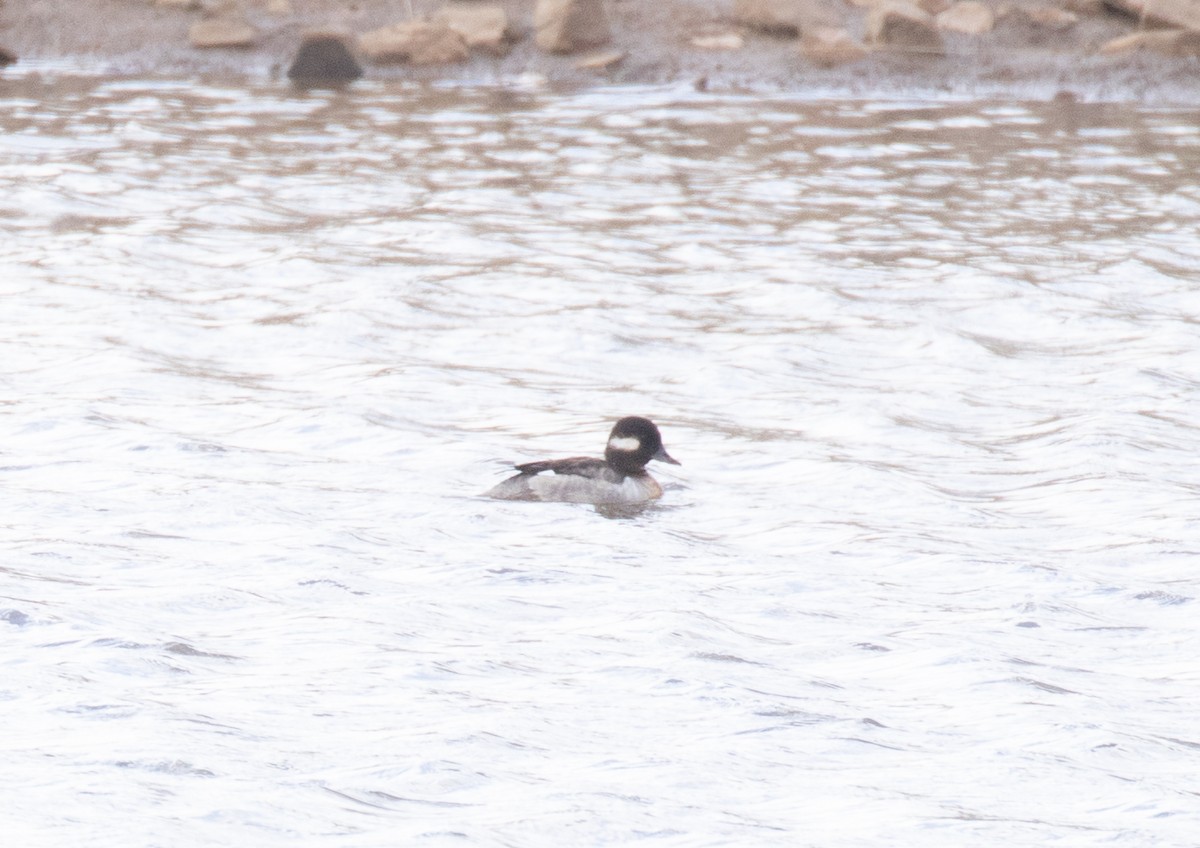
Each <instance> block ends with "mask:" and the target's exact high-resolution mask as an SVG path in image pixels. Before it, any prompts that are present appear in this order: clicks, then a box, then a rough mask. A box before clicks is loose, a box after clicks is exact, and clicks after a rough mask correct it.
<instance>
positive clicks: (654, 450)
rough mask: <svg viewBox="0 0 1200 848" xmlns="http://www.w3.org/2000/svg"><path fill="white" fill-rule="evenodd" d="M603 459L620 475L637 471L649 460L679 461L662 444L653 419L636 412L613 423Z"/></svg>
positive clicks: (642, 468)
mask: <svg viewBox="0 0 1200 848" xmlns="http://www.w3.org/2000/svg"><path fill="white" fill-rule="evenodd" d="M604 459H605V461H606V462H607V463H608V464H609V465H611V466H612V467H613V468H615V469H616V470H618V471H620V472H621V473H622V474H640V473H642V471H643V470H644V469H645V467H646V463H647V462H649V461H650V460H652V459H657V460H658V461H659V462H669V463H670V464H671V465H678V464H679V463H678V462H677V461H676V460H674V459H672V458H671V455H670V454H669V453H667V449H666V448H664V447H663V443H662V435H661V434H660V433H659V432H658V428H657V427H655V426H654V422H653V421H651V420H650V419H649V418H639V417H638V416H636V415H631V416H629V417H628V418H622V419H621V420H620V421H618V422H617V423H616V424H615V425H614V426H613V428H612V432H611V433H609V434H608V446H607V447H606V448H605V449H604Z"/></svg>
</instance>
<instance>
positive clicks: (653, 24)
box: [0, 0, 1200, 101]
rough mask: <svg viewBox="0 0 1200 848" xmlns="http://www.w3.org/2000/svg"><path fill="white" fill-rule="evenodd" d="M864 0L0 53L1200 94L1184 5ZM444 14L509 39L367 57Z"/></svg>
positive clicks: (646, 78) (227, 14) (827, 84)
mask: <svg viewBox="0 0 1200 848" xmlns="http://www.w3.org/2000/svg"><path fill="white" fill-rule="evenodd" d="M543 2H545V0H543ZM858 2H861V3H864V4H868V5H863V6H858V5H853V4H851V3H848V2H843V0H806V2H804V3H802V4H798V3H796V2H790V0H759V2H750V1H749V0H655V2H646V0H605V2H602V3H601V2H599V0H592V2H591V3H590V4H589V3H587V2H585V3H584V5H585V6H587V5H593V6H600V7H602V9H603V16H604V18H605V21H604V24H605V26H606V32H604V33H602V36H603V37H600V38H592V39H591V41H590V42H589V43H587V44H586V45H585V46H582V47H579V48H577V49H571V48H569V47H568V49H566V50H562V51H559V52H552V51H551V50H548V49H546V48H545V41H544V39H543V38H542V37H541V36H540V35H539V33H538V30H537V27H536V26H535V23H536V19H535V15H536V12H537V10H536V8H535V7H536V6H537V4H538V0H457V2H449V0H411V3H410V2H408V0H243V2H230V0H224V1H223V2H220V1H219V0H211V2H210V0H75V2H71V3H61V2H56V0H0V49H3V50H6V51H7V52H9V53H10V54H12V55H13V56H15V57H16V58H17V60H18V61H19V62H34V63H36V62H38V61H56V62H63V63H66V64H67V65H69V66H70V67H73V68H80V69H83V70H85V71H91V72H97V73H117V74H131V75H146V74H155V75H196V74H204V75H212V74H217V75H234V76H241V77H246V78H251V79H262V78H277V77H281V76H282V75H283V73H284V72H285V71H286V70H287V68H288V67H289V65H290V64H291V63H292V61H293V59H294V58H295V56H296V54H297V51H298V50H299V48H300V45H301V44H302V42H303V40H304V38H305V36H306V34H309V33H312V32H313V31H317V30H320V31H331V32H337V33H340V34H341V35H342V37H343V38H344V40H345V42H346V43H347V44H348V45H349V46H350V47H351V49H352V50H353V51H354V53H355V54H356V56H357V58H358V60H359V61H360V62H361V64H362V66H363V70H364V75H365V77H366V78H367V79H414V80H422V81H453V82H466V83H491V82H496V81H503V80H510V79H514V78H534V79H545V80H547V81H548V82H551V83H564V84H572V85H579V84H583V85H588V84H596V83H600V84H603V83H617V84H660V83H673V82H685V83H692V84H695V85H697V86H699V87H708V88H712V89H727V88H742V87H749V88H754V89H775V90H805V89H824V90H828V89H840V90H850V91H854V92H858V93H871V92H873V91H879V90H897V89H901V90H902V89H907V88H913V89H920V90H926V91H928V90H933V91H941V90H949V91H956V92H963V93H972V92H974V93H983V94H989V95H994V94H997V93H1009V94H1014V95H1018V96H1033V97H1038V96H1042V95H1051V94H1054V93H1057V92H1059V91H1063V90H1065V91H1069V92H1073V93H1076V94H1079V95H1081V96H1085V97H1099V98H1103V99H1116V100H1158V101H1162V100H1188V101H1193V100H1196V99H1200V97H1198V96H1197V91H1200V58H1198V57H1197V54H1198V53H1200V48H1197V46H1196V38H1197V36H1196V34H1195V32H1193V31H1192V29H1193V26H1192V21H1191V20H1190V18H1189V15H1191V14H1192V12H1193V10H1194V11H1195V22H1194V29H1197V30H1200V0H1172V2H1173V3H1175V4H1176V6H1175V7H1173V8H1174V9H1175V10H1176V17H1175V18H1174V19H1170V20H1159V19H1150V20H1146V19H1145V18H1144V16H1139V15H1138V14H1136V13H1131V11H1130V9H1129V8H1125V9H1119V8H1117V6H1116V5H1114V3H1115V2H1120V3H1132V2H1137V0H1114V3H1110V2H1109V0H1048V2H1043V0H1016V2H1007V0H1005V1H1003V2H1002V0H994V2H993V0H983V2H972V3H961V4H958V5H959V6H960V7H961V8H956V9H950V8H949V7H951V6H954V5H955V4H954V3H953V2H951V0H920V7H921V9H920V10H918V11H917V15H919V16H923V18H922V20H921V21H918V22H917V23H918V24H919V26H917V27H916V29H915V30H914V29H913V27H911V26H908V23H907V22H905V21H901V23H902V24H903V26H900V27H899V29H897V30H895V32H894V33H893V34H892V35H890V36H889V35H887V34H883V35H881V33H880V31H879V24H878V21H877V20H873V15H874V16H876V17H878V14H877V13H876V12H873V11H872V9H871V7H870V5H869V3H870V2H871V0H858ZM881 2H882V0H881ZM968 6H970V7H972V8H967V7H968ZM448 7H449V8H455V7H457V8H464V7H471V8H475V9H479V8H482V7H491V8H494V9H496V10H498V11H499V12H500V13H502V15H503V16H504V21H505V30H506V32H505V38H504V40H503V43H502V44H486V45H482V46H480V45H473V46H472V45H468V46H467V47H466V48H464V49H462V52H461V54H457V53H454V52H453V51H452V52H451V54H449V55H446V56H441V57H434V58H435V59H440V60H437V61H432V62H428V63H426V62H425V61H424V59H421V58H420V57H417V60H416V61H414V60H411V59H410V58H408V57H406V56H405V55H399V56H397V55H388V56H383V57H382V58H379V57H376V59H375V60H373V59H372V58H371V56H369V55H366V53H365V52H364V49H363V46H364V43H365V42H363V41H362V37H363V36H364V35H366V34H368V33H372V32H374V31H378V30H380V29H381V28H385V27H389V26H393V25H396V24H401V23H404V22H406V21H410V20H414V19H416V20H437V19H439V14H441V13H442V12H443V10H445V9H446V8H448ZM978 7H982V11H981V9H980V8H978ZM909 8H912V7H909ZM797 10H798V11H797ZM968 13H970V14H968ZM972 14H974V15H976V17H975V18H972V17H971V15H972ZM789 15H790V16H791V17H789ZM980 16H982V20H980ZM772 17H774V20H772ZM952 19H954V20H952ZM214 20H217V21H224V22H232V23H233V24H234V25H235V31H234V34H235V35H237V33H241V36H242V37H241V40H240V41H239V40H238V39H237V38H231V39H230V40H228V41H227V42H221V40H220V38H218V39H217V42H218V43H229V44H239V45H240V46H216V47H200V46H196V45H197V43H199V40H198V37H197V33H198V32H199V31H200V28H199V27H198V25H199V24H201V23H202V22H208V23H211V22H212V21H214ZM780 20H782V21H783V23H782V25H780V23H779V21H780ZM793 22H794V23H795V25H794V26H793V25H792V23H793ZM236 27H240V29H236ZM906 27H907V29H906ZM922 27H924V28H925V30H928V31H924V30H922ZM1165 27H1170V28H1165ZM963 30H968V31H963ZM930 32H932V35H930V34H929V33H930ZM831 34H832V35H831ZM831 37H832V38H833V39H834V40H833V46H832V47H829V45H825V47H822V45H821V44H820V43H819V41H820V39H821V38H826V39H828V38H831ZM814 39H816V41H814ZM929 39H933V41H930V40H929ZM201 40H202V39H201ZM242 42H245V43H244V44H242ZM539 42H542V43H541V44H539ZM814 44H815V46H814ZM823 51H824V52H823Z"/></svg>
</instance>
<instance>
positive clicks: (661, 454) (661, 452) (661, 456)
mask: <svg viewBox="0 0 1200 848" xmlns="http://www.w3.org/2000/svg"><path fill="white" fill-rule="evenodd" d="M650 458H651V459H657V460H658V461H659V462H666V463H669V464H670V465H682V464H683V463H681V462H680V461H679V460H677V459H674V458H673V457H672V456H671V455H670V454H669V453H667V449H666V448H659V449H658V453H656V454H654V456H652V457H650Z"/></svg>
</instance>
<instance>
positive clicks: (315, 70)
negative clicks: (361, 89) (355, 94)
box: [287, 32, 363, 85]
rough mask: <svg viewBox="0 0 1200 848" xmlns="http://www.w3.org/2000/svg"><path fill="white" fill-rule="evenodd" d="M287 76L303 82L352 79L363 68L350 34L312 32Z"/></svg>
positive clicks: (356, 77) (303, 42) (334, 81)
mask: <svg viewBox="0 0 1200 848" xmlns="http://www.w3.org/2000/svg"><path fill="white" fill-rule="evenodd" d="M287 75H288V79H290V80H294V81H295V82H297V83H300V84H301V85H320V84H321V83H342V82H353V81H354V80H356V79H358V78H359V77H361V76H362V75H363V69H362V66H361V65H360V64H358V60H356V59H355V58H354V54H353V53H352V52H351V51H350V37H349V36H347V35H344V34H342V33H337V32H311V33H309V34H307V35H306V36H304V40H303V41H302V42H301V44H300V50H299V52H298V53H296V58H295V59H294V60H293V61H292V66H291V67H290V68H288V72H287Z"/></svg>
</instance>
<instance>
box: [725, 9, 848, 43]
mask: <svg viewBox="0 0 1200 848" xmlns="http://www.w3.org/2000/svg"><path fill="white" fill-rule="evenodd" d="M733 22H734V23H736V24H741V25H742V26H746V27H750V28H751V29H756V30H758V31H759V32H765V33H767V34H768V35H774V36H778V37H781V38H798V37H799V36H801V35H803V34H804V30H805V29H807V28H809V27H818V26H832V25H833V24H834V20H833V17H832V15H831V14H830V13H829V12H828V11H826V10H825V9H824V8H823V7H822V6H821V5H820V4H819V3H818V2H816V0H735V2H734V4H733Z"/></svg>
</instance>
